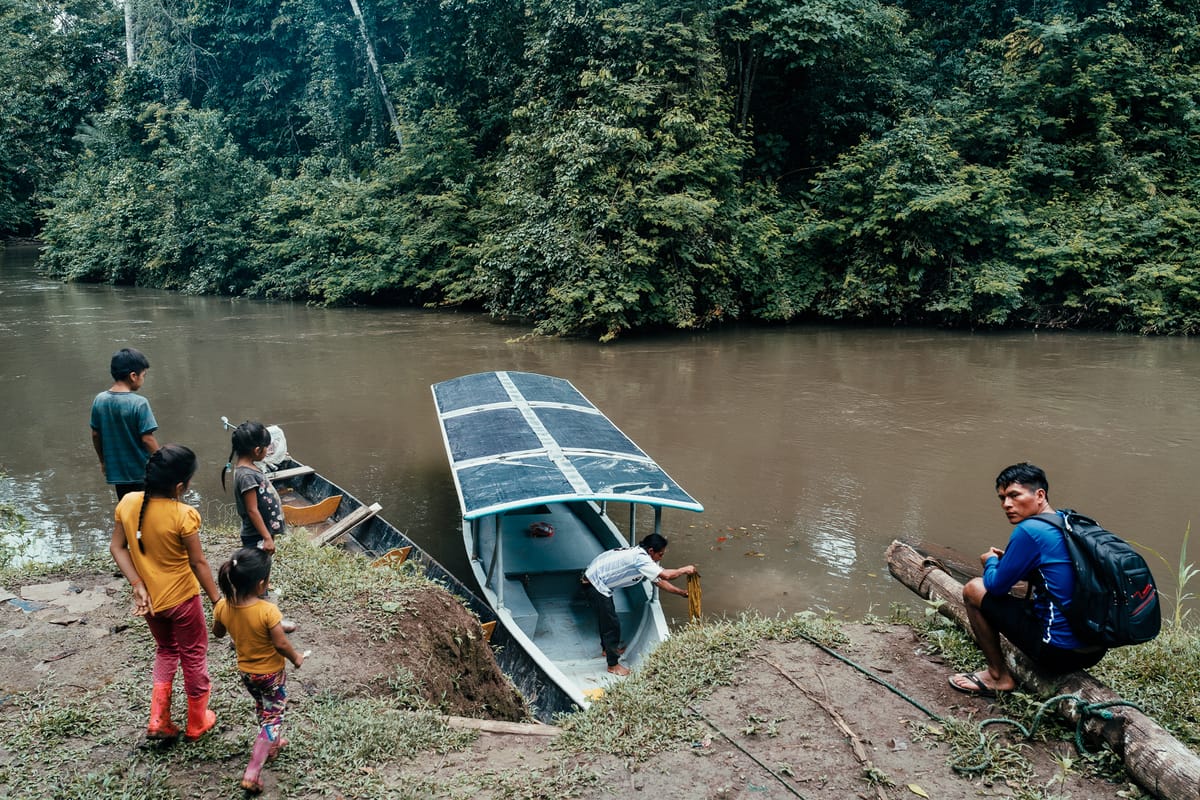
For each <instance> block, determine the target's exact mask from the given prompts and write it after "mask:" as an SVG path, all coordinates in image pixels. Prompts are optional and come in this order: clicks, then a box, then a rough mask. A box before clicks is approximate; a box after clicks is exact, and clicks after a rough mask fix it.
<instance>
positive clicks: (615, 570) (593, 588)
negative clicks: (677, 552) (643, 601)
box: [583, 533, 696, 675]
mask: <svg viewBox="0 0 1200 800" xmlns="http://www.w3.org/2000/svg"><path fill="white" fill-rule="evenodd" d="M666 551H667V537H665V536H663V535H661V534H658V533H652V534H650V535H649V536H647V537H646V538H645V539H642V541H641V542H640V543H639V544H638V546H637V547H622V548H620V549H618V550H608V551H606V552H603V553H601V554H600V555H598V556H596V557H595V558H594V559H592V563H591V564H588V568H587V569H586V570H585V571H584V573H583V585H584V591H586V592H587V597H588V603H590V604H591V606H592V608H593V609H594V610H595V612H596V619H597V621H598V622H599V626H600V645H601V646H602V647H603V648H604V657H605V658H606V659H608V671H609V672H611V673H612V674H614V675H628V674H629V668H628V667H625V666H623V665H622V664H621V663H620V658H621V653H622V652H624V651H623V650H622V649H621V620H620V619H619V618H618V617H617V608H616V605H615V604H614V603H613V590H615V589H624V588H625V587H626V586H632V585H634V584H635V583H640V582H641V581H642V580H643V579H645V580H648V581H650V582H652V583H653V584H654V585H655V586H657V587H658V588H660V589H662V590H663V591H666V592H670V593H671V594H678V595H683V596H684V597H687V590H685V589H679V588H677V587H675V586H673V585H671V584H670V583H669V582H668V581H671V580H673V579H674V578H678V577H679V576H681V575H695V574H696V568H695V567H694V566H692V565H691V564H688V565H687V566H686V567H679V568H678V569H667V568H665V567H660V566H659V565H658V562H660V561H662V557H663V553H665V552H666Z"/></svg>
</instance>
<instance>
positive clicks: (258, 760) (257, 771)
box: [242, 730, 271, 794]
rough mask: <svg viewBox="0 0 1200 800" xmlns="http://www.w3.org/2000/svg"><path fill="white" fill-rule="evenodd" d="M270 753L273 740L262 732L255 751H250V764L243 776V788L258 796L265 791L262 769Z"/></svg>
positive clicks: (255, 741) (259, 734)
mask: <svg viewBox="0 0 1200 800" xmlns="http://www.w3.org/2000/svg"><path fill="white" fill-rule="evenodd" d="M270 753H271V740H270V739H268V738H267V734H266V733H264V732H263V731H261V730H260V731H259V732H258V738H257V739H255V740H254V749H253V750H251V751H250V763H249V764H247V765H246V771H245V772H244V773H243V774H242V788H243V789H245V790H246V791H247V792H253V793H254V794H258V793H259V792H261V791H262V790H263V785H262V768H263V764H265V763H267V756H268V755H270Z"/></svg>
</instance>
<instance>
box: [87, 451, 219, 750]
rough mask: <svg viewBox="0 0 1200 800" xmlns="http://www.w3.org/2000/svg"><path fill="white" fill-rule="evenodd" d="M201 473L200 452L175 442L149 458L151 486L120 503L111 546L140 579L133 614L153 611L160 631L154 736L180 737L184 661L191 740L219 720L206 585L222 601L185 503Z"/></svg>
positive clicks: (133, 579)
mask: <svg viewBox="0 0 1200 800" xmlns="http://www.w3.org/2000/svg"><path fill="white" fill-rule="evenodd" d="M195 473H196V454H195V453H193V452H192V451H191V450H189V449H188V448H186V447H184V446H183V445H178V444H168V445H166V446H164V447H162V448H160V449H159V450H158V451H156V452H155V453H154V454H153V455H152V456H150V460H149V461H147V462H146V484H145V485H146V489H145V491H143V492H130V493H128V494H126V495H125V496H124V497H122V498H121V501H120V502H119V503H117V511H116V515H115V516H116V524H115V526H114V527H113V534H112V539H111V541H110V542H109V545H108V549H109V552H110V553H112V557H113V560H114V561H116V562H117V566H118V567H120V568H121V573H122V574H123V575H124V576H125V577H126V578H127V579H128V580H129V582H130V583H131V584H133V601H134V607H133V613H135V614H137V615H139V616H145V617H146V624H147V625H148V626H149V628H150V632H151V633H152V634H153V635H154V641H155V643H156V645H157V648H156V650H155V653H154V671H153V681H154V691H153V694H152V695H151V699H150V722H149V724H148V725H147V726H146V736H147V738H150V739H174V738H175V737H176V736H178V735H179V728H178V727H177V726H176V725H175V723H174V722H172V721H171V686H172V684H173V683H174V681H175V671H176V669H177V668H179V667H180V666H182V667H183V686H184V691H185V692H186V694H187V705H188V716H187V731H186V732H185V734H184V737H185V738H186V739H187V740H188V741H195V740H196V739H199V738H200V736H201V735H202V734H204V733H205V732H206V731H209V730H211V729H212V727H213V726H214V725H216V723H217V717H216V715H215V714H214V713H213V712H212V711H211V710H209V708H208V696H209V693H210V692H211V690H212V681H211V680H209V677H208V625H207V624H206V622H205V619H204V606H203V605H202V604H201V602H200V590H201V589H203V590H204V592H205V594H207V595H208V597H209V600H211V601H212V602H214V603H215V602H216V601H217V585H216V584H215V583H214V582H213V578H212V570H210V569H209V567H208V561H206V560H205V558H204V551H203V550H202V549H201V547H200V513H199V512H198V511H196V509H194V508H192V507H191V506H189V505H186V504H185V503H182V502H180V498H181V497H183V493H184V492H186V491H187V487H188V483H189V482H190V481H191V480H192V476H193V475H194V474H195Z"/></svg>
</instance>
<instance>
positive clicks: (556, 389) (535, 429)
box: [431, 371, 704, 530]
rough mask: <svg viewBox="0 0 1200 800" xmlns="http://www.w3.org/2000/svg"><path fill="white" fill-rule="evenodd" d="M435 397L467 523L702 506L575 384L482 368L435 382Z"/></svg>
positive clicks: (658, 515) (632, 514)
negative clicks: (520, 513) (537, 513)
mask: <svg viewBox="0 0 1200 800" xmlns="http://www.w3.org/2000/svg"><path fill="white" fill-rule="evenodd" d="M431 388H432V390H433V397H434V403H435V404H436V406H437V412H438V422H439V424H440V426H441V430H442V440H443V443H444V444H445V447H446V454H447V457H448V458H449V460H450V471H451V474H452V475H453V476H454V486H455V489H456V490H457V491H458V499H459V505H460V506H461V508H462V513H463V519H464V520H465V521H472V522H473V521H474V520H478V519H480V518H482V517H486V516H490V515H495V514H503V513H505V512H507V511H512V510H515V509H520V508H528V507H531V506H538V505H543V504H550V503H564V502H567V503H569V502H578V501H592V502H595V503H597V504H600V505H601V507H602V508H603V507H604V506H606V504H607V503H608V502H620V503H629V504H630V523H631V530H632V525H633V523H634V522H635V512H634V509H635V508H636V506H637V505H648V506H653V507H654V508H655V529H656V530H658V527H659V521H660V519H661V513H662V508H664V507H667V508H679V509H684V510H687V511H697V512H699V511H703V510H704V507H703V506H702V505H700V503H698V502H696V500H695V499H693V498H692V497H691V495H689V494H688V493H687V492H685V491H684V490H683V488H682V487H680V486H679V484H678V483H676V482H675V481H674V480H673V479H672V478H671V477H670V476H669V475H667V473H666V471H665V470H663V468H662V467H660V466H659V465H658V464H657V463H656V462H655V461H654V460H653V459H652V458H650V457H649V456H648V455H646V453H645V452H643V451H642V449H641V448H639V447H638V446H637V445H636V444H634V443H633V440H632V439H630V438H629V437H628V436H626V435H625V434H624V433H623V432H622V431H621V430H620V429H619V428H617V426H616V425H614V424H613V423H612V421H611V420H609V419H608V417H606V416H605V415H604V414H603V413H601V412H600V410H599V409H597V408H596V407H595V406H594V405H592V403H591V402H590V401H589V400H588V399H587V398H586V397H584V396H583V394H582V393H581V392H580V391H579V390H578V389H576V388H575V387H574V386H573V385H572V384H571V382H570V381H567V380H565V379H563V378H555V377H551V376H547V375H538V374H536V373H531V372H507V371H498V372H480V373H475V374H472V375H464V376H462V377H459V378H454V379H452V380H448V381H443V382H441V383H437V384H434V385H433V387H431Z"/></svg>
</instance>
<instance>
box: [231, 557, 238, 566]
mask: <svg viewBox="0 0 1200 800" xmlns="http://www.w3.org/2000/svg"><path fill="white" fill-rule="evenodd" d="M231 560H232V561H233V565H234V566H235V567H236V566H237V559H236V558H234V559H231Z"/></svg>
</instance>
